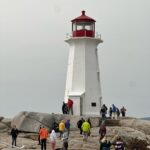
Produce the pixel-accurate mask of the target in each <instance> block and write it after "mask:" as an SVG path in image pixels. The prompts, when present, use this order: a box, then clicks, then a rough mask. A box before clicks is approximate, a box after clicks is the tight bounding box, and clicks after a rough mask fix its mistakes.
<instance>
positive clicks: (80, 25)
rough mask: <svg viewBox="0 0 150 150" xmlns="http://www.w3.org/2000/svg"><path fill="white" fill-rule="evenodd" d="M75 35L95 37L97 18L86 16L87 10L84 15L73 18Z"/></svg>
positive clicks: (83, 12)
mask: <svg viewBox="0 0 150 150" xmlns="http://www.w3.org/2000/svg"><path fill="white" fill-rule="evenodd" d="M71 22H72V36H73V37H95V22H96V21H95V20H94V19H92V18H90V17H88V16H86V15H85V11H82V15H81V16H79V17H77V18H75V19H73V20H71Z"/></svg>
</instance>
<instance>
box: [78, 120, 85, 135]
mask: <svg viewBox="0 0 150 150" xmlns="http://www.w3.org/2000/svg"><path fill="white" fill-rule="evenodd" d="M84 121H85V120H84V119H83V118H81V119H80V120H79V121H78V122H77V126H78V128H79V129H80V134H81V135H82V128H81V127H82V123H83V122H84Z"/></svg>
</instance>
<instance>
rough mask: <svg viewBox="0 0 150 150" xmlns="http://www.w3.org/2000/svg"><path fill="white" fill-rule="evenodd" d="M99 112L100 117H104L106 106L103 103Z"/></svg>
mask: <svg viewBox="0 0 150 150" xmlns="http://www.w3.org/2000/svg"><path fill="white" fill-rule="evenodd" d="M100 114H101V115H102V119H106V114H107V107H106V105H105V104H103V105H102V107H101V110H100Z"/></svg>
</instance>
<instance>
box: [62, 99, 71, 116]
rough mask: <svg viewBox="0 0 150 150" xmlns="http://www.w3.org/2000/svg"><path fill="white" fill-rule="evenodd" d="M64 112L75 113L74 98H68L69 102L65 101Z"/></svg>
mask: <svg viewBox="0 0 150 150" xmlns="http://www.w3.org/2000/svg"><path fill="white" fill-rule="evenodd" d="M62 113H63V114H72V115H73V100H71V99H68V102H67V103H65V102H64V101H63V105H62Z"/></svg>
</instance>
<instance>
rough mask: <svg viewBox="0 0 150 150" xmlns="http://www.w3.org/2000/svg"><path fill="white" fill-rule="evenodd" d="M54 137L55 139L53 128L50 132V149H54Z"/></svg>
mask: <svg viewBox="0 0 150 150" xmlns="http://www.w3.org/2000/svg"><path fill="white" fill-rule="evenodd" d="M56 139H57V136H56V132H55V130H54V129H53V130H52V132H51V134H50V144H51V150H55V146H56Z"/></svg>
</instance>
